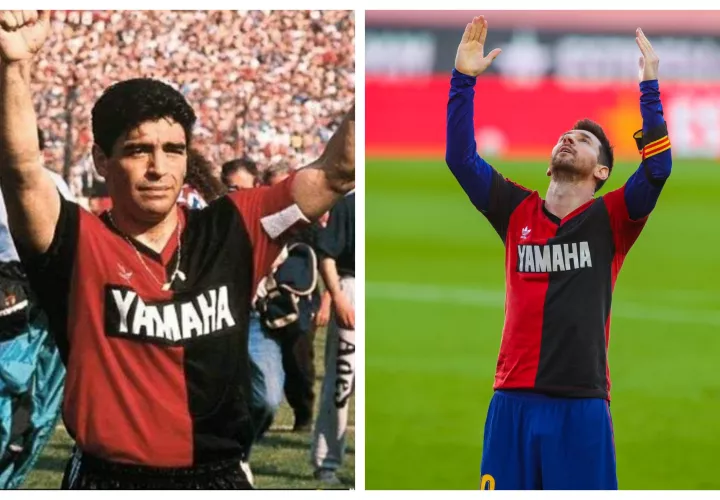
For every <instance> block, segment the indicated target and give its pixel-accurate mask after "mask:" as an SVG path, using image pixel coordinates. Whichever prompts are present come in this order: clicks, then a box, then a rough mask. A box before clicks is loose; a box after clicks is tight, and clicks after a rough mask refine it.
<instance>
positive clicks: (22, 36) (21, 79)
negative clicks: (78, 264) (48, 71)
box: [0, 11, 60, 253]
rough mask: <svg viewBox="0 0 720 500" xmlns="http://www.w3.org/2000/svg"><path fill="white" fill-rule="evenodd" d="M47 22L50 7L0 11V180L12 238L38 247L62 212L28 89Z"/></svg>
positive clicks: (42, 245)
mask: <svg viewBox="0 0 720 500" xmlns="http://www.w3.org/2000/svg"><path fill="white" fill-rule="evenodd" d="M49 28H50V13H49V11H0V186H1V187H2V193H3V197H4V198H5V203H6V205H7V212H8V222H9V226H10V230H11V232H12V235H13V238H14V239H15V241H16V242H17V243H19V244H20V245H21V246H23V247H25V248H26V249H28V250H30V251H32V252H34V253H44V252H45V251H46V250H47V249H48V248H49V247H50V243H51V242H52V239H53V236H54V234H55V226H56V225H57V221H58V217H59V214H60V194H59V193H58V190H57V188H56V187H55V183H54V182H53V180H52V178H51V177H50V175H49V174H48V172H47V171H46V170H45V169H44V168H43V167H42V165H41V163H40V147H39V144H38V136H37V118H36V116H35V110H34V108H33V101H32V96H31V93H30V73H31V60H32V58H33V56H34V55H35V53H36V52H37V51H38V50H39V49H40V47H41V46H42V44H43V43H44V41H45V39H46V37H47V34H48V31H49Z"/></svg>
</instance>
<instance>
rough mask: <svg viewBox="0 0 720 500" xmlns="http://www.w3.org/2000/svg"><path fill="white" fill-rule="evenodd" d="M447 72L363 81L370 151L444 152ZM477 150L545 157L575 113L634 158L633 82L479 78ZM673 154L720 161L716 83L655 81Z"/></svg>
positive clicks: (636, 110)
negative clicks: (599, 128) (597, 125)
mask: <svg viewBox="0 0 720 500" xmlns="http://www.w3.org/2000/svg"><path fill="white" fill-rule="evenodd" d="M449 88H450V76H449V75H447V76H446V75H439V76H433V77H430V78H422V79H415V78H407V79H397V78H393V79H389V78H368V79H367V80H366V85H365V105H366V115H365V116H366V118H365V141H366V152H367V155H368V157H371V156H376V157H377V156H399V155H401V156H417V157H423V156H438V157H443V156H444V150H445V109H446V105H447V99H448V90H449ZM475 90H476V95H475V126H476V138H477V142H478V151H479V152H480V153H481V154H483V155H486V156H494V157H507V158H510V157H532V158H542V157H549V155H550V151H551V149H552V147H553V145H554V144H555V143H556V142H557V140H558V137H560V135H561V134H562V133H563V132H565V131H567V130H569V129H570V128H571V127H572V125H573V123H575V122H576V121H577V120H578V119H581V118H590V119H592V120H595V121H597V122H598V123H600V124H601V125H602V126H603V127H604V129H605V131H606V133H607V134H608V137H609V138H610V140H611V141H612V143H613V144H614V145H615V154H616V157H617V158H618V159H636V158H638V153H637V150H636V148H635V142H634V140H633V139H632V134H633V132H635V131H636V130H638V129H640V128H641V127H642V119H641V117H640V105H639V98H640V91H639V89H638V86H637V85H635V84H629V85H618V84H613V85H607V84H605V85H602V84H593V85H590V84H587V83H584V84H582V85H570V84H568V83H567V82H565V83H563V82H562V81H559V80H555V79H541V80H536V81H534V82H532V83H528V82H525V83H515V82H513V81H511V80H508V79H504V78H501V77H496V76H488V77H485V78H479V79H478V83H477V86H476V88H475ZM660 90H661V93H662V94H661V96H662V102H663V108H664V112H665V119H666V121H667V123H668V129H669V133H670V140H671V142H672V146H673V153H674V156H676V157H702V158H720V85H717V84H715V85H687V84H681V83H674V84H673V83H666V84H663V83H662V82H661V83H660Z"/></svg>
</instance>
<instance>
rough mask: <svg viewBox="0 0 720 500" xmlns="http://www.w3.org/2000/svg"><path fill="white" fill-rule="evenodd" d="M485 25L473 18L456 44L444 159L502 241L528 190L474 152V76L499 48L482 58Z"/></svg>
mask: <svg viewBox="0 0 720 500" xmlns="http://www.w3.org/2000/svg"><path fill="white" fill-rule="evenodd" d="M487 25H488V23H487V21H486V20H485V18H484V17H483V16H479V17H476V18H474V19H473V21H472V23H470V24H468V25H467V26H466V27H465V33H464V34H463V37H462V41H461V42H460V45H459V46H458V51H457V56H456V57H455V69H454V70H453V76H452V80H451V83H450V100H449V102H448V108H447V137H446V150H445V162H446V163H447V165H448V167H450V171H451V172H452V173H453V175H454V176H455V178H456V179H457V181H458V183H460V186H461V187H462V188H463V190H464V191H465V194H467V195H468V198H470V201H471V202H472V203H473V205H475V208H477V209H478V210H479V211H480V212H482V214H483V215H484V216H485V217H486V218H487V219H488V221H490V223H491V224H492V226H493V227H494V228H495V231H496V232H497V233H498V235H499V236H500V238H501V239H502V240H503V242H504V241H505V237H506V234H507V228H508V224H509V221H510V215H511V214H512V212H513V210H515V208H516V207H517V206H518V205H519V204H520V202H522V200H524V199H525V198H527V197H528V196H529V195H530V191H528V190H527V189H525V188H523V187H521V186H518V185H517V184H514V183H512V182H510V181H508V180H506V179H505V178H503V176H502V175H500V174H499V173H498V172H497V171H496V170H495V169H494V168H492V167H491V166H490V164H489V163H487V162H486V161H485V160H483V159H482V158H481V157H480V155H479V154H478V153H477V144H476V143H475V127H474V124H473V98H474V96H475V89H474V87H475V79H476V77H477V76H478V75H479V74H481V73H482V72H483V71H485V70H486V69H487V68H488V67H489V66H490V64H491V63H492V61H493V60H494V59H495V58H496V57H497V56H498V55H499V54H500V49H495V50H493V51H491V52H490V53H489V54H488V55H487V56H485V57H483V53H484V45H485V38H486V36H487Z"/></svg>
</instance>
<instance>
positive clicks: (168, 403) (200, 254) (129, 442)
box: [23, 177, 302, 467]
mask: <svg viewBox="0 0 720 500" xmlns="http://www.w3.org/2000/svg"><path fill="white" fill-rule="evenodd" d="M291 182H292V177H291V178H290V179H289V180H287V181H285V182H283V183H281V184H278V185H277V186H274V187H271V188H267V187H264V188H258V189H252V190H242V191H238V192H235V193H232V194H230V195H228V196H225V197H223V198H221V199H219V200H217V201H215V202H213V203H211V204H210V205H209V206H208V207H207V208H205V209H204V210H188V209H187V208H180V207H178V208H177V210H179V213H180V219H181V222H182V228H183V230H182V236H181V244H180V249H181V252H178V251H177V247H178V245H177V238H175V237H171V238H170V240H169V241H168V243H167V245H166V247H165V248H164V249H163V250H162V252H160V253H156V252H154V251H153V250H151V249H150V248H147V247H145V246H144V245H142V244H141V243H139V242H137V241H135V242H134V246H135V247H136V248H137V249H138V250H139V252H140V256H141V258H142V259H143V260H144V262H145V265H146V266H147V269H146V267H145V266H144V265H143V264H142V263H141V262H140V260H139V257H138V254H137V253H136V251H135V248H133V245H131V244H130V243H129V242H128V241H127V240H126V239H125V238H124V237H123V236H122V235H121V234H119V233H118V232H117V231H116V230H115V229H113V225H112V224H110V223H109V220H108V218H107V214H104V216H102V217H96V216H94V215H92V214H90V213H88V212H86V211H85V210H83V209H81V208H80V207H79V206H78V205H75V204H73V203H70V202H66V201H63V202H62V208H61V213H60V218H59V221H58V225H57V228H56V233H55V237H54V240H53V242H52V244H51V247H50V249H49V250H48V251H47V252H46V253H45V254H44V255H41V256H32V255H24V256H23V260H24V261H25V262H26V264H27V265H26V267H27V269H28V274H29V277H30V280H31V283H32V286H33V288H34V289H35V290H36V291H37V292H38V295H39V299H40V301H41V303H42V305H43V306H44V309H45V310H46V311H47V312H48V316H49V318H50V322H51V331H53V332H54V333H55V335H56V339H57V343H58V346H59V348H60V352H61V355H62V357H63V360H64V362H65V364H66V366H67V379H66V386H65V400H64V405H63V418H64V421H65V425H66V427H67V429H68V431H69V433H70V435H71V436H72V437H73V438H74V439H75V440H76V442H77V445H78V446H79V448H80V449H81V451H83V452H84V453H88V454H91V455H93V456H96V457H99V458H102V459H105V460H110V461H116V462H122V463H129V464H138V465H145V466H155V467H188V466H192V465H195V464H199V463H207V462H213V461H219V460H225V459H235V458H237V459H240V458H242V457H243V455H244V453H245V452H246V449H247V447H248V445H249V444H250V443H251V440H252V438H253V428H252V425H251V421H250V415H249V410H248V402H249V399H250V381H249V361H248V349H247V345H248V336H247V326H248V318H249V312H250V304H251V299H252V296H253V294H254V291H255V288H256V286H257V283H258V281H259V279H260V278H261V277H262V276H263V275H264V274H265V273H266V272H267V270H268V269H269V266H270V265H271V263H272V262H273V260H274V259H275V258H276V257H277V255H278V253H279V251H280V246H279V245H278V244H277V243H276V242H275V241H274V240H273V238H274V237H277V236H278V235H280V234H281V233H283V232H284V231H285V230H287V229H289V228H290V226H292V225H294V224H296V223H298V222H299V220H300V219H302V215H301V214H300V212H299V209H298V208H297V206H295V205H294V202H293V200H292V198H291V194H290V185H291ZM178 253H180V255H181V257H180V270H181V271H182V272H183V273H184V275H185V280H175V281H174V283H173V286H172V288H171V289H170V290H168V291H163V290H162V289H161V286H160V284H159V283H158V281H160V282H161V283H164V282H165V281H166V280H167V279H168V276H169V275H170V274H171V273H172V272H173V270H174V269H175V265H176V262H177V257H178ZM151 274H152V275H151ZM153 276H154V277H153Z"/></svg>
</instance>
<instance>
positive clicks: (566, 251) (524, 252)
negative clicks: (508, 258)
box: [517, 241, 592, 273]
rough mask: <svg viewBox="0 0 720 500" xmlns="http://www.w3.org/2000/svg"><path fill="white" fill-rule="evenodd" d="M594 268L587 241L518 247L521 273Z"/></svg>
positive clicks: (518, 267)
mask: <svg viewBox="0 0 720 500" xmlns="http://www.w3.org/2000/svg"><path fill="white" fill-rule="evenodd" d="M586 267H592V257H591V255H590V245H589V244H588V242H587V241H581V242H579V243H577V242H575V243H563V244H555V245H518V266H517V269H518V271H519V272H521V273H549V272H554V273H556V272H559V271H572V270H575V269H583V268H586Z"/></svg>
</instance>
